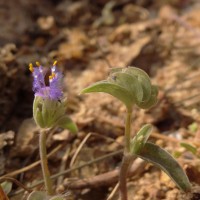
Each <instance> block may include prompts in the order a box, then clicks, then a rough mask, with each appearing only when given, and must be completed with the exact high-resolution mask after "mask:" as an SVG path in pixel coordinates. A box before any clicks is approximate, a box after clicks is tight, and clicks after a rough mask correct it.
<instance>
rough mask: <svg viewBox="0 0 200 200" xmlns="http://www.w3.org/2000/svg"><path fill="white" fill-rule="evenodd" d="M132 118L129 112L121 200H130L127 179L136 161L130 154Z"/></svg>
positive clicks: (121, 170) (120, 177) (120, 181)
mask: <svg viewBox="0 0 200 200" xmlns="http://www.w3.org/2000/svg"><path fill="white" fill-rule="evenodd" d="M131 117H132V112H130V111H129V110H128V111H127V115H126V125H125V148H124V155H123V160H122V164H121V168H120V174H119V190H120V196H121V200H128V196H127V186H126V177H127V175H128V171H129V167H130V165H131V164H132V161H133V159H134V156H133V155H131V153H130V140H131Z"/></svg>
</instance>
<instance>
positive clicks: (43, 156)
mask: <svg viewBox="0 0 200 200" xmlns="http://www.w3.org/2000/svg"><path fill="white" fill-rule="evenodd" d="M46 133H47V131H46V130H42V131H41V133H40V139H39V146H40V147H39V148H40V160H41V166H42V173H43V178H44V183H45V188H46V191H47V194H48V195H53V189H52V182H51V179H50V173H49V168H48V163H47V150H46Z"/></svg>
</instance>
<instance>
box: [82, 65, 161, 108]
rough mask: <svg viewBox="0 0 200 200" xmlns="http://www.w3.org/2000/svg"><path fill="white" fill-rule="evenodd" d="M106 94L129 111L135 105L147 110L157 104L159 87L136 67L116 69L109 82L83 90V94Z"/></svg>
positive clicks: (112, 72) (102, 82)
mask: <svg viewBox="0 0 200 200" xmlns="http://www.w3.org/2000/svg"><path fill="white" fill-rule="evenodd" d="M90 92H105V93H108V94H110V95H112V96H114V97H116V98H117V99H119V100H120V101H122V102H123V103H124V104H125V105H126V107H127V109H128V110H130V111H131V110H132V107H133V105H134V104H136V105H137V106H138V107H140V108H143V109H147V108H150V107H152V106H153V105H155V104H156V102H157V94H158V90H157V87H156V86H154V85H152V84H151V81H150V79H149V76H148V75H147V74H146V73H145V72H144V71H143V70H141V69H139V68H136V67H128V68H114V69H112V70H111V72H110V75H109V77H108V79H107V80H103V81H99V82H97V83H95V84H92V85H91V86H89V87H87V88H85V89H83V90H82V93H90Z"/></svg>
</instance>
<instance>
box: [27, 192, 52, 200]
mask: <svg viewBox="0 0 200 200" xmlns="http://www.w3.org/2000/svg"><path fill="white" fill-rule="evenodd" d="M47 199H49V197H48V196H47V194H46V193H45V192H43V191H33V192H31V193H30V194H29V196H28V198H27V200H47Z"/></svg>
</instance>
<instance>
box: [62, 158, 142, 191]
mask: <svg viewBox="0 0 200 200" xmlns="http://www.w3.org/2000/svg"><path fill="white" fill-rule="evenodd" d="M145 165H146V162H145V161H144V160H141V159H139V158H138V159H136V160H135V162H134V164H133V165H131V167H130V170H129V172H128V175H129V177H132V176H134V175H138V174H141V173H142V172H144V169H145ZM119 172H120V169H115V170H113V171H110V172H106V173H103V174H100V175H97V176H94V177H90V178H84V179H79V180H76V181H74V182H71V183H69V182H66V183H64V185H65V186H66V187H67V188H69V189H84V188H88V187H89V188H98V187H102V186H108V185H111V184H113V183H116V182H117V181H118V176H119Z"/></svg>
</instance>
